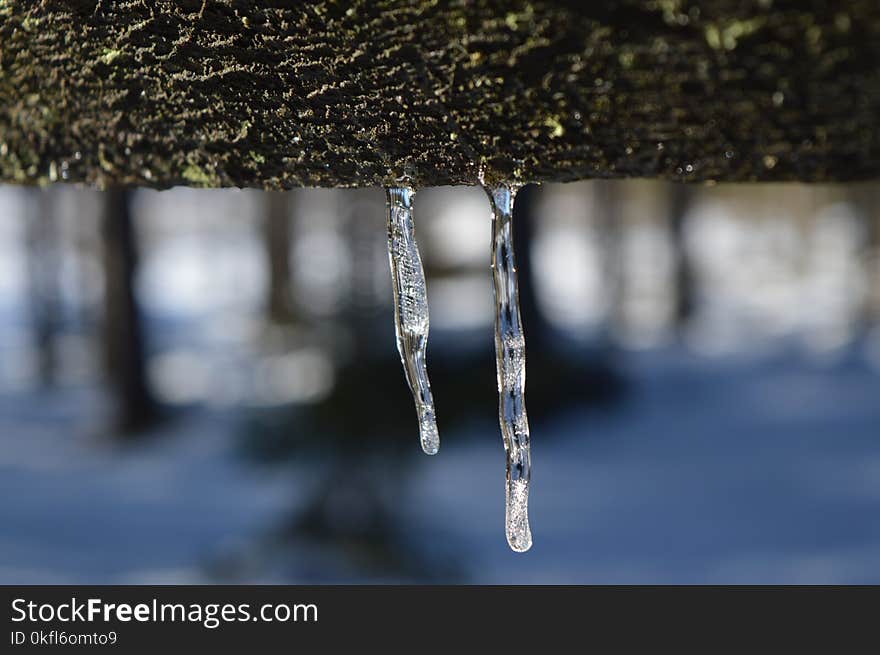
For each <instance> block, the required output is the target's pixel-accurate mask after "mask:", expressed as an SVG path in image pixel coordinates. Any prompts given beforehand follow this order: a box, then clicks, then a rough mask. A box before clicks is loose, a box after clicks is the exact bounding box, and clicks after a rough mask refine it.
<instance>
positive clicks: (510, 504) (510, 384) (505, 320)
mask: <svg viewBox="0 0 880 655" xmlns="http://www.w3.org/2000/svg"><path fill="white" fill-rule="evenodd" d="M484 188H485V190H486V193H487V194H488V195H489V200H490V202H491V204H492V278H493V281H494V283H495V363H496V367H497V371H498V396H499V406H498V417H499V421H500V423H501V434H502V436H503V437H504V450H505V451H506V453H507V494H506V509H505V525H506V531H507V543H508V544H510V547H511V548H512V549H513V550H515V551H516V552H520V553H522V552H525V551H527V550H528V549H529V548H531V547H532V531H531V528H530V527H529V480H530V478H531V454H530V452H529V421H528V418H527V417H526V405H525V396H524V394H525V383H526V353H525V338H524V336H523V328H522V319H521V317H520V313H519V288H518V286H517V280H516V261H515V258H514V252H513V225H512V218H513V201H514V197H515V196H516V191H517V187H513V186H510V185H506V184H505V185H498V186H495V187H491V188H490V187H484Z"/></svg>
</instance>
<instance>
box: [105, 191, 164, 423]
mask: <svg viewBox="0 0 880 655" xmlns="http://www.w3.org/2000/svg"><path fill="white" fill-rule="evenodd" d="M102 195H103V201H104V211H103V217H102V219H103V225H102V236H103V240H104V257H103V263H104V284H105V288H104V364H105V367H106V373H107V378H108V381H109V383H110V387H111V391H112V393H113V395H114V400H115V403H116V404H115V412H116V416H115V423H116V426H115V427H116V428H118V429H119V430H121V431H122V432H123V433H125V434H129V433H131V432H135V431H137V430H141V429H144V428H147V427H149V426H150V425H152V424H153V423H154V422H155V421H156V419H157V414H158V412H157V405H156V401H155V399H154V398H153V394H152V392H151V390H150V386H149V383H148V381H147V375H146V349H145V345H144V336H143V325H142V320H141V313H140V308H139V306H138V300H137V295H136V294H135V288H134V285H135V279H136V276H137V267H138V249H137V232H136V230H135V226H134V222H133V220H132V215H131V207H130V203H131V192H130V191H126V190H122V189H110V190H107V191H105V192H104V193H103V194H102Z"/></svg>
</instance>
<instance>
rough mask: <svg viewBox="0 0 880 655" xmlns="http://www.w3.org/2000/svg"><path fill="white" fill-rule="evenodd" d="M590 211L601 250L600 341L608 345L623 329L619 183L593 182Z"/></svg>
mask: <svg viewBox="0 0 880 655" xmlns="http://www.w3.org/2000/svg"><path fill="white" fill-rule="evenodd" d="M591 187H592V191H593V197H592V203H591V204H592V211H593V216H594V224H595V226H596V233H597V237H598V240H599V243H600V246H601V251H602V255H601V257H602V263H601V266H602V279H603V280H604V282H605V284H604V287H605V288H604V294H605V325H604V326H603V328H602V335H601V338H602V339H603V341H605V342H607V343H606V345H611V344H612V343H613V341H614V333H615V332H616V331H617V330H618V329H621V328H624V327H625V326H626V320H627V317H626V311H625V308H624V301H625V297H626V280H625V275H624V271H625V263H624V261H623V226H622V225H621V218H622V216H621V214H622V211H621V210H622V207H621V204H622V199H621V197H620V188H619V184H618V183H617V182H616V181H613V180H596V181H594V182H593V183H592V185H591Z"/></svg>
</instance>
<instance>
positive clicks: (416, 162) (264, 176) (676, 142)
mask: <svg viewBox="0 0 880 655" xmlns="http://www.w3.org/2000/svg"><path fill="white" fill-rule="evenodd" d="M878 64H880V4H878V3H877V2H875V0H842V1H839V2H828V1H827V0H821V1H820V0H803V1H798V0H742V1H741V0H705V1H703V2H690V1H688V0H619V1H611V0H599V1H597V2H591V3H588V2H578V1H575V0H570V1H556V2H520V1H515V2H500V1H490V0H475V1H471V2H466V1H464V0H460V1H458V2H439V1H437V0H416V1H414V2H403V1H380V2H369V1H365V0H364V1H360V2H318V3H296V2H289V1H284V0H275V1H269V2H255V1H243V0H241V1H238V0H226V1H204V2H203V1H201V0H180V1H177V2H169V1H156V2H145V1H142V0H121V1H119V2H109V1H107V0H101V1H98V0H75V1H68V2H60V1H55V0H42V1H29V2H24V1H15V0H0V181H7V182H9V181H11V182H20V183H40V182H47V181H54V180H68V181H83V182H87V183H90V184H94V185H97V186H111V185H141V186H155V187H166V186H170V185H175V184H187V185H192V186H206V187H217V186H253V187H262V188H286V187H292V186H378V185H391V184H393V183H394V181H395V180H396V179H399V178H402V177H408V178H410V181H411V183H413V184H415V185H439V184H473V183H476V182H477V181H478V179H479V178H480V176H481V174H482V175H483V176H484V177H486V178H488V179H489V180H490V181H492V180H497V179H501V178H509V179H517V180H518V181H521V182H526V181H566V180H574V179H581V178H590V177H626V176H638V177H664V178H672V179H684V180H719V181H721V180H789V179H799V180H808V181H826V180H851V179H861V178H869V177H875V176H877V175H878V171H880V130H878V129H877V128H878V122H880V118H878V117H880V65H878Z"/></svg>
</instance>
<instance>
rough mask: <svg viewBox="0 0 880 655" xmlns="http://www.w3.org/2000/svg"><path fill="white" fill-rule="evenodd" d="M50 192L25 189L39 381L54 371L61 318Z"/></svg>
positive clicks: (53, 375)
mask: <svg viewBox="0 0 880 655" xmlns="http://www.w3.org/2000/svg"><path fill="white" fill-rule="evenodd" d="M53 195H54V191H51V190H48V189H40V190H34V191H30V192H29V193H28V201H29V205H30V212H29V214H30V215H29V216H28V217H27V227H26V239H27V259H28V282H29V301H30V307H31V316H32V321H33V322H32V325H33V335H34V351H35V355H36V360H37V374H38V377H39V381H40V383H41V384H43V385H51V384H52V383H53V382H54V381H55V378H56V375H57V368H58V357H57V352H56V348H55V336H56V334H57V332H58V328H59V323H60V321H61V297H60V289H59V283H60V279H59V274H60V271H59V267H60V255H61V252H60V244H59V239H60V237H59V234H58V222H57V216H56V215H55V207H54V205H55V203H54V202H53V200H54V198H53Z"/></svg>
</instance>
